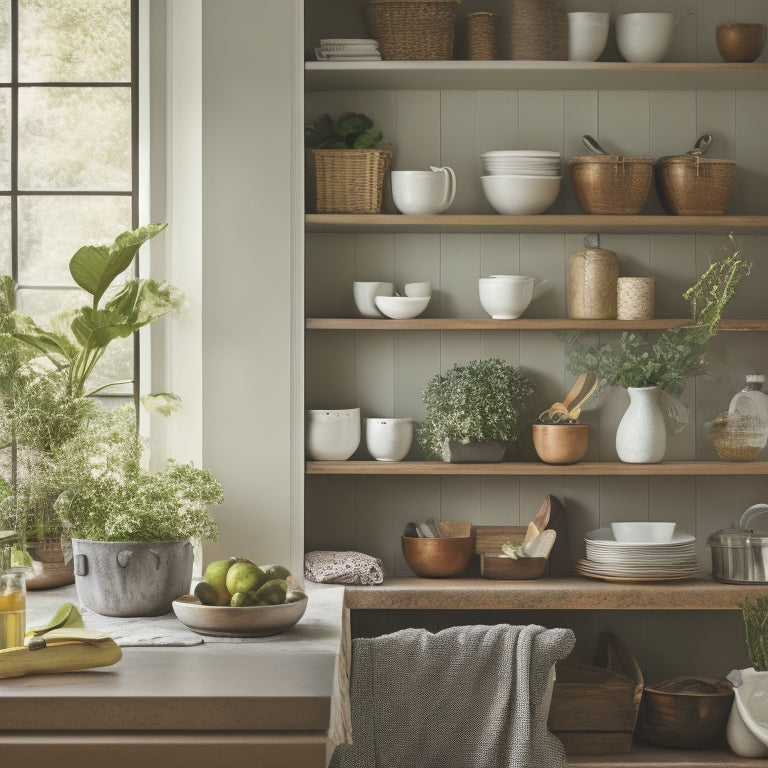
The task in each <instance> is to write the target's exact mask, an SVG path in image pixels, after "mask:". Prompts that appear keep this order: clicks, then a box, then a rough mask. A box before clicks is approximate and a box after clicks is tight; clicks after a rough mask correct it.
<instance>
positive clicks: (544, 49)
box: [500, 0, 568, 61]
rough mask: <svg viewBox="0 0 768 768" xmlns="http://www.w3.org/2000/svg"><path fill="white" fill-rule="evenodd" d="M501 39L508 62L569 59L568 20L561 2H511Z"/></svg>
mask: <svg viewBox="0 0 768 768" xmlns="http://www.w3.org/2000/svg"><path fill="white" fill-rule="evenodd" d="M500 37H501V39H502V52H503V55H504V58H507V59H513V60H517V61H566V60H567V59H568V16H567V14H566V13H565V11H563V10H561V9H560V4H559V2H558V0H507V2H506V10H505V12H504V23H503V32H502V33H501V35H500Z"/></svg>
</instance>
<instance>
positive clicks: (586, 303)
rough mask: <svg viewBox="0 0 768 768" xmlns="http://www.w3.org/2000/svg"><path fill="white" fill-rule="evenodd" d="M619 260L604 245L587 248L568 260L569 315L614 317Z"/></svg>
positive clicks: (588, 317) (570, 316) (577, 316)
mask: <svg viewBox="0 0 768 768" xmlns="http://www.w3.org/2000/svg"><path fill="white" fill-rule="evenodd" d="M618 279H619V260H618V259H617V258H616V254H615V253H614V252H613V251H609V250H606V249H605V248H586V249H585V250H583V251H576V252H575V253H572V254H571V256H570V259H569V260H568V317H569V318H571V319H572V320H614V319H615V318H616V286H617V284H618Z"/></svg>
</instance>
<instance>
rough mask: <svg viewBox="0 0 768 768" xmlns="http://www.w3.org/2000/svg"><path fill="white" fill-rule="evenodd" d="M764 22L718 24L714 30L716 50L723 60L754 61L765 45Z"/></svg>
mask: <svg viewBox="0 0 768 768" xmlns="http://www.w3.org/2000/svg"><path fill="white" fill-rule="evenodd" d="M765 30H766V27H765V24H744V23H740V24H737V23H733V24H720V25H719V26H718V27H717V31H716V32H715V41H716V42H717V50H718V51H720V55H721V56H722V57H723V59H725V61H729V62H734V61H755V60H756V59H758V58H760V54H761V53H762V52H763V47H764V46H765Z"/></svg>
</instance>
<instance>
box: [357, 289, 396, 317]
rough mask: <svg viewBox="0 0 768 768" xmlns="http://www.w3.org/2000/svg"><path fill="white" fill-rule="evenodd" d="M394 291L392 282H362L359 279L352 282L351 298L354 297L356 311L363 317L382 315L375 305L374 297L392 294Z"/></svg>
mask: <svg viewBox="0 0 768 768" xmlns="http://www.w3.org/2000/svg"><path fill="white" fill-rule="evenodd" d="M394 293H395V286H394V283H386V282H377V281H370V282H363V281H359V280H356V281H355V282H354V283H352V298H353V299H354V302H355V306H356V307H357V311H358V312H359V313H360V314H361V315H362V316H363V317H384V315H382V314H381V312H379V310H378V308H377V307H376V297H377V296H393V295H394Z"/></svg>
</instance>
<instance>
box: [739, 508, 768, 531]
mask: <svg viewBox="0 0 768 768" xmlns="http://www.w3.org/2000/svg"><path fill="white" fill-rule="evenodd" d="M765 512H768V504H753V505H752V506H751V507H749V508H748V509H746V510H744V514H743V515H742V516H741V519H740V520H739V528H740V529H741V530H742V531H749V530H751V527H750V523H751V522H752V521H753V520H754V519H755V518H756V517H758V516H759V515H762V514H764V513H765Z"/></svg>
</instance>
